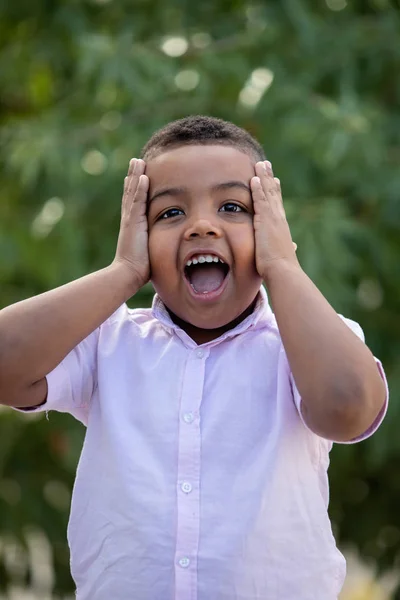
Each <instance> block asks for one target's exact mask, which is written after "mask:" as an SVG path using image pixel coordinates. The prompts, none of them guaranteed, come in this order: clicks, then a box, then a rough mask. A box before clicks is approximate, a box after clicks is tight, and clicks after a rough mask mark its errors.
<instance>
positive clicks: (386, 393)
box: [332, 358, 389, 444]
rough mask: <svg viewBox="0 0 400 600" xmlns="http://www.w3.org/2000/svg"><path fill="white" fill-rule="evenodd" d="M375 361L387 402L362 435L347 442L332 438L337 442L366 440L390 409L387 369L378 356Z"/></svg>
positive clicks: (349, 442)
mask: <svg viewBox="0 0 400 600" xmlns="http://www.w3.org/2000/svg"><path fill="white" fill-rule="evenodd" d="M375 361H376V365H377V367H378V370H379V373H380V375H381V377H382V379H383V382H384V384H385V402H384V404H383V406H382V408H381V410H380V411H379V414H378V416H377V417H376V419H375V421H374V422H373V423H372V425H370V427H368V429H367V430H366V431H364V433H362V434H361V435H359V436H357V437H355V438H353V439H352V440H348V441H346V442H336V441H335V440H332V441H333V442H335V443H336V444H355V443H357V442H362V441H363V440H366V439H367V438H369V437H370V436H371V435H373V434H374V433H375V431H376V430H377V429H378V428H379V427H380V425H381V423H382V421H383V419H384V418H385V415H386V412H387V409H388V404H389V388H388V383H387V379H386V375H385V371H384V370H383V367H382V363H381V361H380V360H379V359H378V358H375Z"/></svg>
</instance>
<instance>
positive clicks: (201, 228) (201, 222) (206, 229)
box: [185, 219, 222, 240]
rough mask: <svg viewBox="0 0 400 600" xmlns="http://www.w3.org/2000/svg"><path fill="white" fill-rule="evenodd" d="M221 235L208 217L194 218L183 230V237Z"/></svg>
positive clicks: (219, 230)
mask: <svg viewBox="0 0 400 600" xmlns="http://www.w3.org/2000/svg"><path fill="white" fill-rule="evenodd" d="M221 235H222V231H221V229H220V228H219V227H218V226H217V225H215V224H214V223H212V222H211V221H209V220H208V219H196V221H194V222H192V223H191V224H190V225H189V227H188V228H187V230H186V232H185V239H187V240H190V239H193V238H203V237H215V238H219V237H221Z"/></svg>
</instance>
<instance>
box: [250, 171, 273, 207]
mask: <svg viewBox="0 0 400 600" xmlns="http://www.w3.org/2000/svg"><path fill="white" fill-rule="evenodd" d="M250 189H251V195H252V197H253V205H254V212H255V213H256V214H257V213H259V212H260V211H261V210H270V208H271V207H270V206H269V203H268V201H267V199H266V197H265V193H264V189H263V186H262V183H261V179H260V177H257V176H256V177H252V178H251V180H250Z"/></svg>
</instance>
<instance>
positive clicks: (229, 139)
mask: <svg viewBox="0 0 400 600" xmlns="http://www.w3.org/2000/svg"><path fill="white" fill-rule="evenodd" d="M189 145H191V146H194V145H204V146H205V145H221V146H233V147H234V148H237V149H238V150H240V151H241V152H245V153H246V154H249V155H250V156H251V157H252V158H254V159H255V160H256V161H259V160H265V154H264V150H263V148H262V147H261V145H260V144H259V143H258V142H257V140H255V139H254V138H253V136H252V135H250V133H249V132H248V131H245V130H244V129H242V128H241V127H238V126H237V125H234V124H233V123H230V122H229V121H223V120H222V119H217V118H215V117H207V116H203V115H194V116H190V117H185V118H183V119H179V120H177V121H172V122H171V123H168V124H167V125H165V127H163V128H161V129H159V130H158V131H156V132H155V133H154V134H153V136H152V137H151V138H150V139H149V141H148V142H147V143H146V145H145V146H144V148H143V149H142V152H141V158H143V159H144V160H150V159H152V158H155V157H156V156H158V155H159V154H161V153H162V152H165V151H167V150H172V149H173V148H178V147H179V146H189Z"/></svg>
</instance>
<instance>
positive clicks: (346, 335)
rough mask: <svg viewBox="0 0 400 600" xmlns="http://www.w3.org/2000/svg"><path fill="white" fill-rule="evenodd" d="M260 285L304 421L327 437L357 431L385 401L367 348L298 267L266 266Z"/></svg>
mask: <svg viewBox="0 0 400 600" xmlns="http://www.w3.org/2000/svg"><path fill="white" fill-rule="evenodd" d="M266 285H267V286H268V290H269V293H270V297H271V302H272V306H273V308H274V313H275V317H276V320H277V323H278V326H279V331H280V334H281V337H282V342H283V345H284V348H285V351H286V354H287V357H288V361H289V364H290V367H291V370H292V373H293V377H294V380H295V382H296V385H297V388H298V390H299V393H300V395H301V397H302V413H303V417H304V420H305V422H306V423H307V425H308V426H309V427H310V429H312V430H313V431H314V432H315V433H317V434H318V435H321V436H322V437H325V438H328V439H331V440H336V441H348V440H351V439H354V438H356V437H357V436H359V435H361V434H362V433H364V432H365V431H366V430H367V429H368V427H369V426H370V425H371V424H372V423H373V422H374V420H375V419H376V417H377V416H378V414H379V412H380V410H381V409H382V407H383V404H384V401H385V386H384V383H383V380H382V378H381V376H380V374H379V371H378V368H377V366H376V363H375V359H374V357H373V356H372V354H371V352H370V350H369V349H368V348H367V346H366V345H365V344H364V343H363V342H362V341H361V340H360V339H359V338H358V337H357V336H356V335H355V334H354V333H353V332H352V331H351V329H349V327H348V326H347V325H346V324H345V323H344V322H343V321H342V319H341V318H340V317H339V316H338V315H337V314H336V312H335V311H334V310H333V308H332V307H331V306H330V304H329V303H328V302H327V300H326V299H325V298H324V296H323V295H322V294H321V292H320V291H319V290H318V289H317V288H316V286H315V285H314V284H313V282H312V281H311V280H310V279H309V278H308V277H307V275H306V274H305V273H304V271H303V270H302V269H301V268H300V267H299V266H298V267H296V266H294V265H291V264H287V263H283V264H277V263H275V264H274V265H273V266H272V265H270V269H269V271H268V274H267V276H266Z"/></svg>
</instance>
